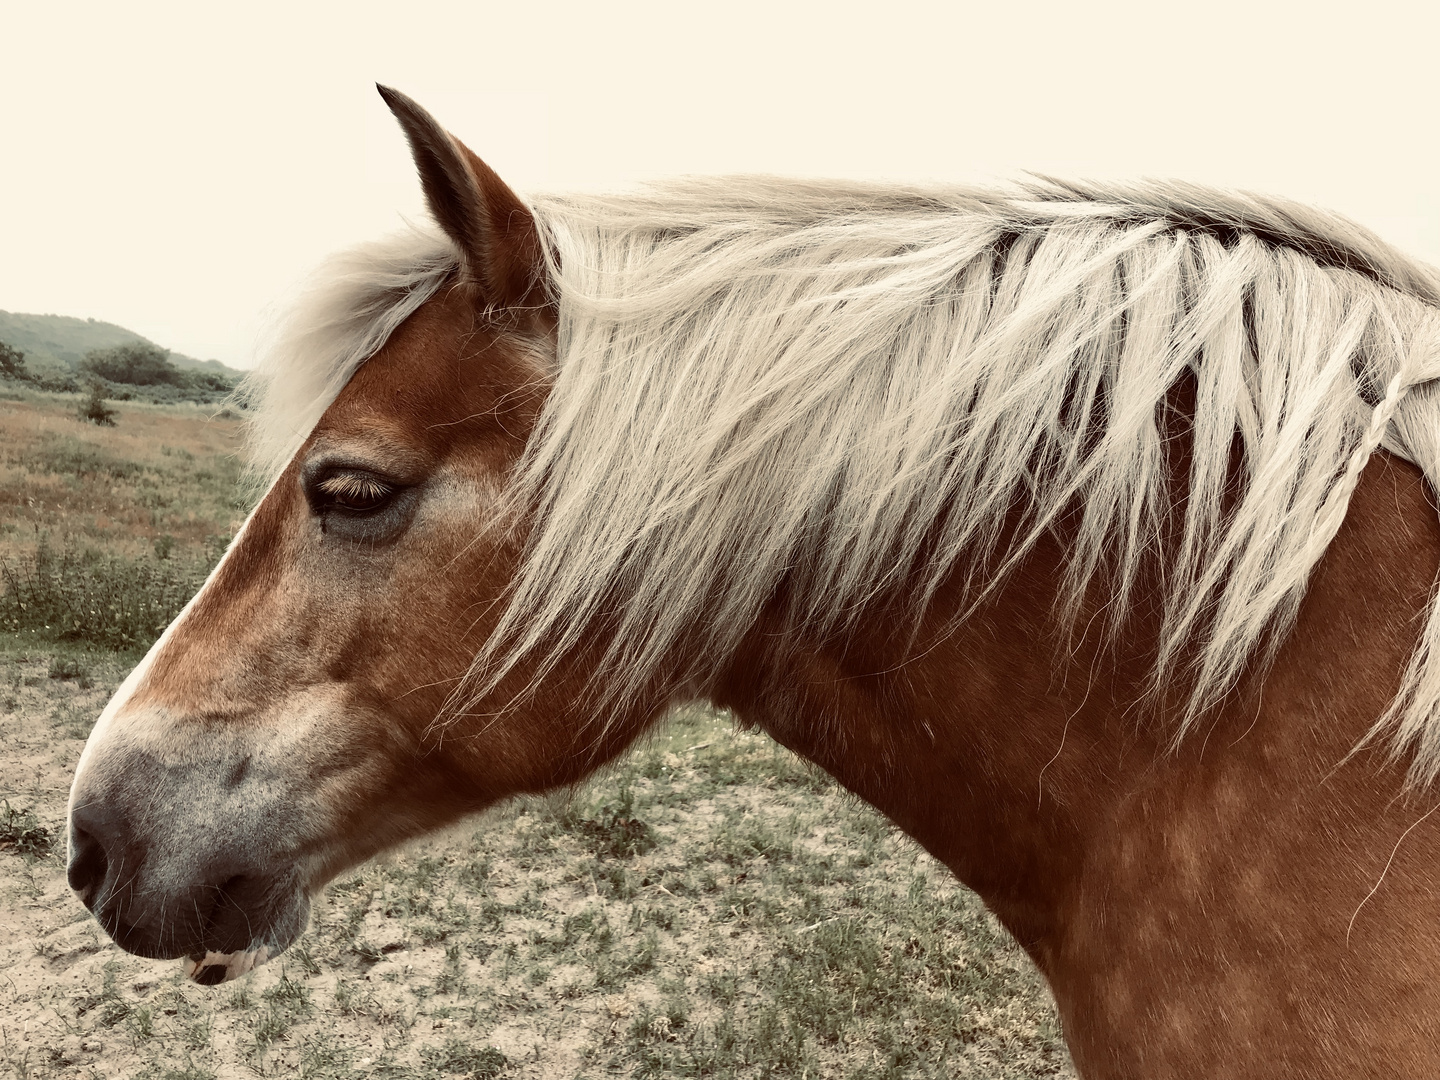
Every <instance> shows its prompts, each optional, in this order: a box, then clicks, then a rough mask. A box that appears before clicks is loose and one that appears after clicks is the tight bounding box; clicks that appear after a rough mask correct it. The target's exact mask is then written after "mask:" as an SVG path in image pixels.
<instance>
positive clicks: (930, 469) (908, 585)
mask: <svg viewBox="0 0 1440 1080" xmlns="http://www.w3.org/2000/svg"><path fill="white" fill-rule="evenodd" d="M533 206H534V210H535V213H536V216H537V219H538V221H539V223H540V226H541V229H542V233H543V235H544V236H545V238H546V242H547V251H548V256H549V260H550V272H551V278H552V282H551V284H552V288H553V295H554V297H555V299H556V301H557V303H558V308H559V313H560V331H559V349H558V355H557V359H556V367H555V372H554V376H555V382H554V387H553V390H552V391H551V394H550V397H549V399H548V401H547V404H546V406H545V409H544V411H543V414H542V416H541V419H540V423H539V426H538V428H537V430H536V432H535V433H534V435H533V437H532V439H531V441H530V443H529V445H528V447H527V450H526V453H525V455H524V458H523V459H522V461H521V463H520V466H519V468H518V469H517V471H516V473H515V475H514V476H513V477H512V478H511V481H510V484H511V492H512V494H513V496H514V497H515V498H516V499H517V500H519V502H520V505H522V506H524V507H525V508H526V510H527V511H528V514H527V518H528V521H529V523H530V532H529V536H528V546H527V550H526V555H525V559H524V562H523V565H522V568H521V570H520V573H519V575H518V577H517V579H516V581H515V583H514V588H513V594H512V597H511V601H510V604H509V606H508V608H507V609H506V611H505V613H504V615H503V617H502V619H501V622H500V625H499V627H498V628H497V630H496V632H495V634H494V635H493V636H492V638H491V640H490V642H489V643H488V644H487V646H486V647H485V648H484V650H483V651H482V652H481V654H480V655H479V656H478V657H477V658H476V663H475V667H474V669H473V670H472V676H473V679H472V682H471V688H472V689H473V690H475V691H476V692H477V693H483V692H484V691H485V690H486V688H488V687H492V686H493V685H494V683H495V681H496V680H497V679H498V678H499V676H500V675H501V674H502V673H503V672H504V671H505V670H508V669H509V668H510V667H511V666H512V665H513V664H514V663H515V662H516V661H517V660H518V659H519V658H521V657H525V656H530V657H532V658H534V659H535V660H537V662H538V671H539V676H537V677H540V676H543V675H544V673H545V672H546V671H548V670H549V668H550V667H551V666H552V665H554V664H555V663H558V662H559V660H560V658H561V657H562V656H563V654H564V653H565V651H566V650H567V649H568V648H569V647H570V646H572V645H574V644H575V643H576V642H577V641H578V640H579V639H580V637H581V635H582V634H585V633H587V632H589V631H590V629H591V628H593V627H594V626H596V625H597V624H603V625H604V626H605V629H606V631H607V633H608V634H610V635H611V638H610V640H611V641H612V644H611V645H610V648H609V652H608V654H607V657H606V660H605V663H604V664H603V666H602V670H601V671H600V672H598V673H597V685H602V686H604V688H605V693H606V694H607V695H608V696H609V697H611V698H612V699H621V698H623V697H625V696H626V695H629V694H631V693H634V692H635V691H636V690H638V688H639V687H640V686H641V685H642V684H646V683H649V682H651V681H652V680H654V679H655V678H657V677H658V676H659V675H660V674H661V673H664V675H665V676H666V677H667V678H669V679H671V680H673V686H674V688H675V689H676V690H677V691H681V690H695V689H698V690H700V691H701V692H703V690H704V687H705V685H706V683H707V680H708V679H709V678H710V677H711V676H712V673H713V672H714V671H715V670H716V669H717V667H718V665H720V664H723V663H724V662H725V661H726V658H728V657H730V656H731V655H732V654H733V652H734V649H735V647H736V646H737V644H738V642H739V641H740V639H741V638H742V636H743V635H745V634H746V632H747V631H748V630H749V629H750V627H751V626H753V624H754V622H755V619H756V618H757V616H758V614H759V612H760V610H761V609H762V606H764V605H766V604H768V603H770V602H771V601H772V600H773V598H774V597H775V596H777V595H779V592H778V590H779V588H780V586H781V584H782V582H783V584H784V590H783V594H784V595H785V596H786V597H787V600H786V603H787V604H788V609H787V612H786V614H787V616H788V618H789V619H790V620H791V621H792V622H793V623H794V624H795V625H797V626H804V627H805V628H806V632H807V633H809V634H822V635H834V636H840V637H843V635H844V634H845V633H846V632H847V630H848V628H849V627H851V626H852V625H853V622H854V620H856V619H858V618H862V617H864V616H865V613H866V612H867V611H871V610H873V606H874V602H875V601H886V602H890V603H891V604H892V606H893V603H894V602H896V601H898V602H900V603H902V604H904V605H907V606H908V611H909V613H910V616H911V624H912V626H913V625H914V623H916V622H918V619H919V616H920V615H921V613H923V611H924V610H925V608H926V605H927V604H928V603H929V601H930V599H931V597H932V596H933V595H934V593H935V591H936V589H937V588H938V587H939V586H940V585H941V583H942V582H944V581H946V580H947V579H949V578H952V577H953V576H954V575H955V574H957V573H958V574H959V575H960V576H961V579H962V580H964V581H967V582H968V584H969V588H970V595H971V598H972V600H978V599H980V598H981V597H983V596H984V595H985V594H986V592H987V590H989V589H992V588H993V587H994V585H995V584H996V583H997V582H998V581H1000V580H1002V578H1003V576H1004V573H1005V571H1006V570H1007V569H1009V568H1010V567H1012V566H1014V565H1015V564H1016V563H1017V562H1018V561H1019V560H1021V559H1022V558H1023V557H1024V555H1025V554H1026V552H1027V551H1028V550H1029V549H1030V548H1031V546H1032V545H1033V543H1034V541H1035V540H1036V539H1037V538H1038V537H1039V536H1040V535H1042V534H1043V533H1044V532H1045V531H1046V530H1047V529H1049V528H1050V527H1052V526H1053V525H1054V524H1056V523H1057V520H1058V519H1059V517H1060V516H1061V515H1062V514H1067V513H1070V512H1075V513H1076V515H1077V516H1076V518H1075V521H1074V522H1072V524H1071V526H1069V528H1070V529H1071V531H1072V532H1073V541H1072V543H1071V548H1070V554H1069V563H1068V568H1067V574H1068V577H1067V586H1066V590H1065V595H1063V596H1061V597H1057V605H1058V606H1059V607H1060V608H1061V609H1062V611H1074V610H1077V608H1078V605H1079V602H1080V598H1081V597H1082V595H1083V594H1084V593H1085V590H1086V589H1087V587H1088V586H1089V585H1090V584H1091V583H1092V581H1094V580H1095V579H1096V575H1097V574H1100V573H1102V572H1103V573H1105V574H1106V575H1107V578H1106V582H1107V588H1108V589H1109V590H1110V593H1111V594H1112V595H1113V597H1114V601H1113V603H1112V604H1111V605H1110V609H1109V612H1108V617H1109V619H1110V621H1111V625H1112V627H1117V628H1118V627H1120V626H1121V625H1123V622H1124V618H1125V614H1126V612H1127V611H1128V610H1129V608H1130V606H1131V602H1132V600H1133V599H1134V591H1135V585H1136V583H1137V580H1138V575H1139V573H1140V570H1141V567H1142V564H1145V563H1146V562H1147V560H1152V559H1153V558H1154V557H1155V556H1161V557H1162V558H1163V561H1164V565H1165V575H1164V580H1165V590H1166V591H1165V595H1164V596H1163V611H1164V620H1163V630H1162V635H1161V641H1160V647H1159V654H1158V657H1157V659H1156V663H1155V668H1154V679H1155V681H1156V683H1157V684H1159V683H1163V682H1166V681H1167V680H1173V679H1176V678H1183V679H1185V680H1186V685H1188V686H1190V687H1191V688H1192V689H1191V693H1190V699H1189V701H1190V703H1189V707H1188V709H1187V710H1186V712H1185V714H1184V715H1183V717H1182V718H1181V723H1180V728H1179V731H1178V732H1177V738H1178V737H1179V736H1180V735H1183V734H1184V732H1185V730H1186V728H1188V727H1189V726H1191V725H1192V724H1193V722H1194V720H1195V719H1196V718H1197V717H1198V716H1199V715H1200V714H1201V713H1202V712H1203V711H1204V710H1205V709H1206V708H1207V707H1209V706H1210V705H1211V704H1213V703H1214V702H1215V701H1216V700H1217V699H1218V698H1219V697H1220V696H1221V695H1223V694H1224V693H1225V692H1226V691H1227V690H1228V689H1229V688H1230V687H1231V686H1233V684H1234V682H1235V680H1236V678H1237V677H1238V675H1239V674H1240V672H1241V670H1242V668H1243V667H1244V666H1245V664H1246V663H1247V662H1248V661H1249V660H1250V658H1251V657H1252V656H1253V655H1254V654H1255V653H1256V652H1257V650H1261V649H1264V648H1265V647H1267V646H1268V645H1273V644H1274V643H1275V642H1278V641H1279V640H1280V639H1281V638H1282V637H1283V634H1284V632H1285V630H1286V629H1287V628H1288V626H1289V625H1290V623H1291V621H1292V619H1293V617H1294V615H1295V612H1296V609H1297V607H1298V604H1299V602H1300V599H1301V597H1302V595H1303V593H1304V589H1305V584H1306V581H1307V579H1308V576H1309V573H1310V571H1311V569H1312V568H1313V567H1314V565H1315V564H1316V562H1317V561H1318V560H1319V558H1320V557H1321V556H1322V555H1323V554H1324V552H1325V550H1326V547H1327V545H1328V544H1329V542H1330V540H1331V539H1332V538H1333V537H1334V535H1335V533H1336V530H1337V529H1338V528H1339V526H1340V523H1341V521H1342V520H1343V518H1344V516H1345V512H1346V509H1347V506H1348V503H1349V498H1350V495H1351V493H1352V491H1353V490H1354V487H1355V484H1356V482H1357V481H1358V478H1359V474H1360V471H1361V469H1362V468H1363V466H1364V465H1365V463H1366V461H1368V460H1369V458H1370V456H1371V455H1372V454H1373V453H1374V452H1375V450H1376V449H1378V448H1380V447H1382V446H1383V447H1384V448H1385V449H1387V450H1389V451H1390V452H1392V453H1395V454H1398V455H1400V456H1403V457H1405V458H1407V459H1408V460H1410V461H1412V462H1414V463H1416V464H1417V465H1418V466H1420V468H1422V469H1423V470H1424V472H1425V474H1426V476H1427V478H1428V479H1429V481H1430V483H1431V485H1432V486H1433V487H1436V488H1440V397H1437V394H1436V392H1435V390H1434V387H1433V386H1432V385H1424V384H1427V383H1429V381H1430V380H1432V379H1435V378H1437V377H1440V274H1437V272H1436V271H1434V270H1432V269H1430V268H1428V267H1426V266H1423V265H1421V264H1419V263H1416V262H1414V261H1412V260H1409V259H1407V258H1406V257H1405V256H1403V255H1402V254H1400V253H1399V252H1396V251H1395V250H1393V249H1391V248H1389V247H1388V246H1386V245H1385V244H1384V243H1383V242H1382V241H1380V240H1379V239H1377V238H1376V237H1374V236H1373V235H1371V234H1370V233H1368V232H1366V231H1364V230H1363V229H1360V228H1359V227H1358V226H1355V225H1354V224H1352V223H1349V222H1347V221H1344V220H1342V219H1339V218H1336V217H1333V216H1330V215H1327V214H1324V213H1322V212H1319V211H1315V210H1311V209H1307V208H1304V207H1300V206H1296V205H1293V204H1290V203H1286V202H1283V201H1280V200H1273V199H1266V198H1260V197H1256V196H1248V195H1236V194H1230V193H1223V192H1216V191H1211V190H1207V189H1202V188H1194V187H1187V186H1183V185H1178V184H1155V183H1152V184H1140V185H1134V186H1128V187H1120V186H1113V185H1112V186H1100V185H1089V186H1085V185H1075V184H1062V183H1059V182H1056V181H1049V180H1041V181H1034V182H1030V183H1026V184H1024V185H1021V186H1018V187H1016V188H1014V189H1011V190H1008V191H985V190H973V189H944V190H941V189H934V190H932V189H918V188H893V187H891V188H885V187H874V186H861V185H852V184H818V183H800V182H791V181H782V180H772V179H765V178H739V179H736V178H730V179H723V180H713V181H687V182H682V183H676V184H671V185H667V186H663V187H657V188H654V189H650V190H647V191H645V192H642V193H639V194H633V195H624V196H609V197H607V196H563V197H562V196H554V197H550V196H547V197H542V198H539V199H537V200H535V202H534V204H533ZM350 260H351V261H350V262H349V263H347V264H345V265H346V269H344V270H342V271H340V272H335V271H332V272H331V273H330V276H329V279H328V280H329V284H328V285H327V286H325V287H324V289H322V290H321V292H320V293H319V294H317V295H318V296H319V299H317V300H312V301H311V302H310V303H308V304H306V305H304V306H302V307H301V309H300V312H299V314H298V315H297V317H296V319H295V321H294V322H292V324H291V325H292V327H294V328H295V329H292V330H291V331H290V332H289V333H288V335H287V336H286V337H284V338H283V339H282V347H281V348H280V349H278V350H277V351H276V353H275V359H274V360H273V361H272V363H271V367H270V371H271V372H272V374H273V377H272V378H271V380H270V381H269V382H268V383H267V384H266V386H267V388H266V390H265V397H264V404H263V405H262V408H261V411H260V420H259V423H258V425H257V434H258V436H259V439H258V446H259V454H260V457H261V459H262V460H263V461H265V462H267V463H268V464H270V465H271V466H273V465H274V464H275V463H276V462H282V463H283V461H284V460H285V459H286V458H288V457H289V455H290V454H292V453H293V452H294V449H295V447H296V446H298V443H299V441H300V440H301V439H303V437H304V434H305V432H308V430H309V428H310V426H313V424H314V422H315V420H316V419H318V417H319V415H320V413H321V412H322V411H323V409H324V408H325V406H326V405H328V403H329V401H330V400H331V399H332V398H333V397H334V395H335V393H337V392H338V391H339V389H340V387H342V386H343V385H344V383H345V381H346V380H347V379H348V378H349V377H350V374H351V373H353V371H354V370H355V367H356V366H358V364H360V363H362V362H363V361H364V360H365V359H366V358H367V357H368V356H369V355H371V354H373V352H374V351H375V350H376V349H377V348H378V347H379V346H380V345H381V344H382V343H383V341H384V340H385V338H386V337H388V335H389V334H390V333H391V332H392V331H393V329H394V328H395V327H396V326H398V325H399V323H400V322H401V321H403V319H404V318H405V317H407V316H408V315H409V314H410V312H411V311H413V310H414V309H415V307H417V306H418V305H419V303H421V302H423V301H424V299H426V298H428V296H429V295H431V294H432V293H433V291H434V289H435V288H436V287H438V285H439V283H440V281H442V280H443V279H444V277H445V275H447V274H448V273H450V272H451V271H452V269H453V267H454V265H455V256H454V254H453V252H451V251H450V250H449V249H448V247H447V246H446V245H445V243H444V242H443V241H442V240H439V239H437V238H434V237H428V238H425V237H422V238H415V237H411V238H410V239H408V240H407V241H406V242H405V243H403V244H398V245H395V246H387V247H372V248H370V249H367V250H366V251H364V252H363V253H360V254H357V255H355V256H351V257H350ZM1182 382H1188V383H1189V384H1190V385H1191V386H1193V391H1194V394H1193V396H1194V407H1193V414H1192V415H1191V416H1190V417H1189V418H1188V423H1189V427H1188V431H1189V437H1190V445H1191V447H1192V451H1193V452H1192V465H1191V469H1190V474H1189V477H1188V481H1187V482H1186V483H1185V484H1184V485H1183V486H1182V487H1181V488H1180V490H1172V487H1171V476H1170V473H1169V472H1167V458H1166V447H1165V434H1166V429H1165V413H1166V408H1167V400H1168V399H1169V398H1170V396H1171V394H1172V391H1174V390H1175V389H1176V388H1177V386H1179V385H1180V384H1181V383H1182ZM1237 445H1238V446H1240V447H1242V448H1243V455H1241V458H1240V464H1239V468H1238V475H1237V470H1236V469H1235V467H1234V463H1233V460H1232V448H1233V447H1235V446H1237ZM1016 511H1019V512H1020V513H1021V516H1022V520H1023V527H1022V528H1021V529H1020V531H1019V533H1018V534H1011V533H1003V531H1002V528H1003V526H1005V525H1006V523H1007V520H1008V519H1011V518H1012V517H1013V515H1014V513H1015V512H1016ZM1171 515H1174V517H1173V520H1174V521H1175V522H1178V531H1177V532H1176V535H1177V536H1178V539H1177V540H1175V542H1174V543H1173V544H1162V536H1163V535H1165V534H1166V530H1167V528H1168V525H1167V522H1169V521H1171V520H1172V517H1171ZM1067 535H1069V533H1067ZM1002 536H1003V538H1004V542H1003V543H1002ZM902 589H903V590H904V595H900V591H901V590H902ZM682 645H683V648H682ZM1197 650H1198V651H1197ZM682 654H683V655H686V656H692V657H699V658H702V659H701V660H699V661H697V664H702V665H703V666H700V667H697V668H696V669H694V670H686V671H674V670H672V668H671V667H670V664H671V662H672V660H673V657H674V656H676V655H682ZM1382 726H1393V728H1394V735H1395V741H1394V743H1393V745H1394V747H1395V751H1396V753H1399V752H1401V751H1402V750H1406V749H1409V750H1413V752H1414V754H1415V757H1414V764H1413V767H1412V773H1411V775H1412V778H1413V779H1415V780H1417V781H1421V782H1428V781H1429V780H1431V779H1433V778H1434V777H1435V775H1436V774H1437V773H1440V619H1437V618H1436V617H1435V616H1434V613H1433V611H1432V614H1431V617H1430V619H1429V621H1428V625H1427V627H1426V629H1425V631H1424V633H1423V635H1422V638H1421V641H1420V644H1419V645H1418V647H1417V649H1416V651H1415V654H1414V658H1413V660H1412V663H1411V665H1410V669H1409V671H1408V672H1407V674H1406V679H1405V683H1404V686H1403V688H1402V691H1401V693H1400V694H1399V696H1398V697H1397V698H1396V700H1395V702H1394V704H1393V706H1392V708H1391V710H1390V711H1389V713H1388V714H1387V715H1386V716H1385V717H1383V718H1381V719H1380V721H1378V722H1377V727H1376V730H1377V731H1379V730H1380V729H1381V728H1382Z"/></svg>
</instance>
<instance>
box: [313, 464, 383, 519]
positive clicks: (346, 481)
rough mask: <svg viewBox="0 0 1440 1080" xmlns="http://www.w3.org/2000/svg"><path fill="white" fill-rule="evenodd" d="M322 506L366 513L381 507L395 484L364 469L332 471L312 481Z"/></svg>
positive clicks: (325, 508)
mask: <svg viewBox="0 0 1440 1080" xmlns="http://www.w3.org/2000/svg"><path fill="white" fill-rule="evenodd" d="M315 491H316V494H318V495H319V496H320V497H321V498H320V500H318V501H319V503H320V506H319V508H320V509H322V510H342V511H348V512H349V513H352V514H366V513H370V512H372V511H375V510H380V509H382V508H384V506H385V505H386V504H387V503H388V502H389V501H390V500H391V498H393V497H394V495H395V491H396V489H395V487H394V486H393V485H391V484H387V483H385V482H384V481H383V480H377V479H376V478H375V477H373V476H366V475H364V474H363V473H335V474H334V475H332V476H327V477H326V478H325V479H324V480H321V481H320V482H319V483H318V484H316V485H315Z"/></svg>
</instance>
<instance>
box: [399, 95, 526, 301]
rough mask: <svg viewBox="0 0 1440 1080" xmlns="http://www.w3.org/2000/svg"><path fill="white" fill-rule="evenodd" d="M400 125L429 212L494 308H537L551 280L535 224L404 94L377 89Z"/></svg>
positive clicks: (495, 179)
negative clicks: (530, 305) (546, 275)
mask: <svg viewBox="0 0 1440 1080" xmlns="http://www.w3.org/2000/svg"><path fill="white" fill-rule="evenodd" d="M376 89H377V90H379V91H380V96H381V97H382V98H384V99H385V104H386V105H388V106H389V107H390V111H391V112H392V113H394V114H395V118H396V119H397V120H399V121H400V126H401V128H403V129H404V131H405V137H406V139H408V140H409V141H410V152H411V153H412V154H413V155H414V157H415V166H416V168H417V169H419V171H420V185H421V187H423V188H424V190H425V200H426V202H428V203H429V204H430V212H431V213H432V214H434V215H435V220H436V221H437V222H438V223H439V225H440V227H441V228H442V229H444V230H445V234H446V235H447V236H449V237H450V239H451V240H453V241H454V242H455V245H456V247H458V248H459V249H460V255H461V257H462V259H463V260H464V265H465V271H466V273H467V274H468V275H469V276H470V278H471V279H472V280H474V281H475V282H476V284H478V285H479V286H480V288H481V290H482V292H483V293H484V295H485V299H486V300H487V301H488V302H489V303H490V304H492V305H493V306H496V307H510V306H515V305H528V304H534V303H536V302H537V301H538V302H543V300H541V299H540V297H541V294H542V283H543V281H544V280H545V267H544V260H543V257H542V255H541V247H540V234H539V231H538V229H537V228H536V226H535V218H534V216H533V215H532V214H531V213H530V210H529V208H528V207H526V205H525V204H524V203H523V202H521V201H520V198H519V196H517V195H516V194H515V193H514V192H513V191H511V190H510V188H509V187H507V186H506V184H505V181H503V180H501V179H500V177H498V176H496V175H495V170H493V169H491V168H490V166H488V165H486V164H485V163H484V162H483V161H481V160H480V159H479V158H478V157H476V156H475V155H474V154H473V153H471V152H470V149H469V148H468V147H466V146H465V144H464V143H462V142H461V141H460V140H459V139H457V138H455V137H454V136H453V135H451V134H450V133H449V132H448V131H446V130H445V129H444V128H442V127H441V126H440V125H439V124H438V123H436V122H435V118H434V117H433V116H431V115H430V114H429V113H428V112H426V111H425V110H424V109H422V108H421V107H420V106H419V105H417V104H415V102H413V101H411V100H410V99H409V98H408V97H406V96H405V95H404V94H402V93H400V92H399V91H398V90H392V89H390V88H389V87H388V86H380V85H379V84H376Z"/></svg>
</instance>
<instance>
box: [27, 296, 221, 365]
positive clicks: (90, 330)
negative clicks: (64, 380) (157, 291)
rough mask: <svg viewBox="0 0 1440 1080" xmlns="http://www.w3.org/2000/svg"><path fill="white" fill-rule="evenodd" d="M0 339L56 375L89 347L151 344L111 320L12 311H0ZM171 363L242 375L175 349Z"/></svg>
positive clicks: (75, 362) (152, 343)
mask: <svg viewBox="0 0 1440 1080" xmlns="http://www.w3.org/2000/svg"><path fill="white" fill-rule="evenodd" d="M0 341H3V342H5V343H6V344H7V345H13V346H14V347H15V348H17V349H19V350H20V351H21V352H23V353H24V354H25V365H26V367H28V368H29V369H30V370H32V371H34V372H35V373H36V374H56V375H58V374H61V373H65V372H72V371H74V370H75V368H76V367H77V366H78V365H79V363H80V361H81V360H83V359H84V358H85V354H86V353H87V352H89V351H90V350H91V349H109V348H113V347H114V346H116V345H154V342H152V341H150V340H148V339H147V338H144V337H141V336H140V335H139V334H137V333H135V331H133V330H126V329H125V328H124V327H123V326H116V325H115V324H114V323H107V322H96V321H95V320H94V319H77V318H74V317H72V316H70V315H22V314H19V313H17V312H11V311H0ZM160 347H163V346H160ZM170 362H171V363H172V364H174V365H175V366H176V367H179V368H185V369H186V370H188V371H205V372H210V373H211V374H214V375H221V376H224V377H225V378H226V379H229V380H231V381H232V382H234V381H238V380H239V379H240V378H241V376H242V374H243V373H242V372H239V371H236V370H235V369H234V368H231V367H226V366H225V365H224V364H222V363H220V361H219V360H196V359H195V358H194V357H190V356H184V355H182V354H181V353H177V352H172V353H170Z"/></svg>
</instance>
